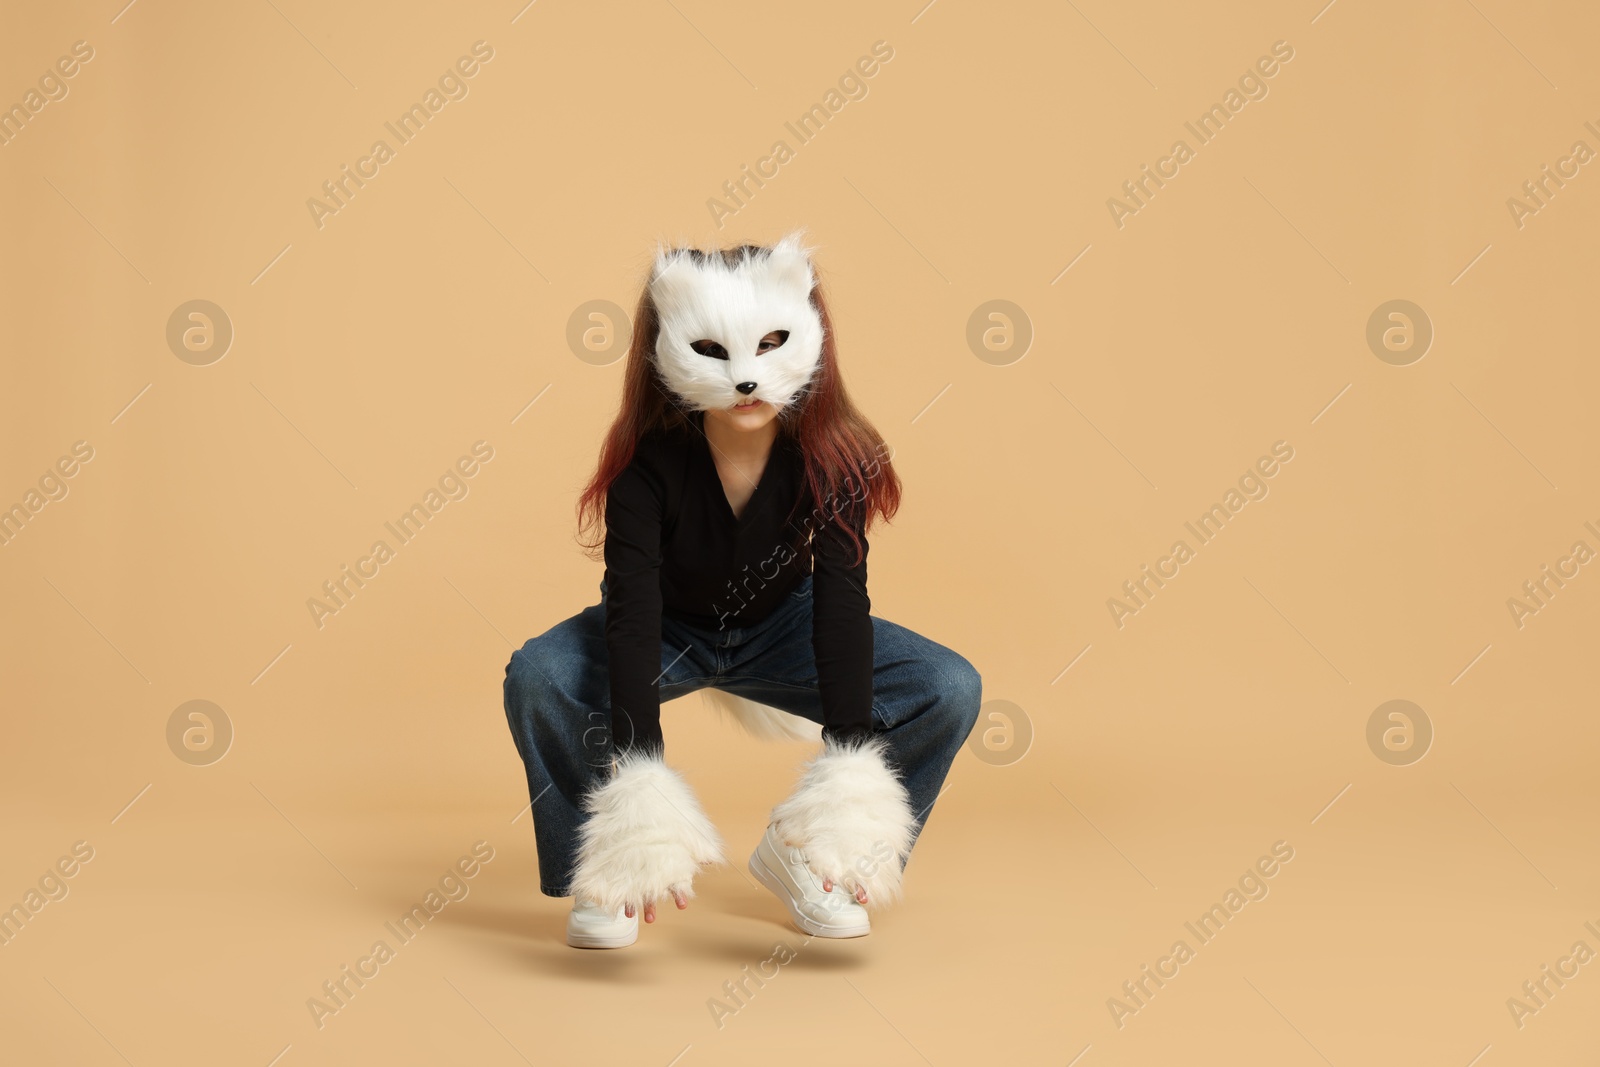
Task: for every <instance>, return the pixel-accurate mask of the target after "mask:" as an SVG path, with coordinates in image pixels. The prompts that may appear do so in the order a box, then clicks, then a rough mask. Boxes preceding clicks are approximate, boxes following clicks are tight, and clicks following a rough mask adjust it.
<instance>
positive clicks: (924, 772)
mask: <svg viewBox="0 0 1600 1067" xmlns="http://www.w3.org/2000/svg"><path fill="white" fill-rule="evenodd" d="M808 593H809V591H808V590H807V591H804V592H802V593H800V594H796V595H794V596H791V598H790V599H789V601H788V602H786V603H785V604H784V605H783V606H782V607H781V608H779V609H778V611H777V612H774V614H773V616H772V617H769V619H766V620H763V622H762V624H761V625H760V626H759V627H757V628H756V630H755V632H754V634H753V636H752V638H751V640H750V641H749V642H748V643H747V644H746V645H745V646H744V647H743V648H741V649H737V650H734V663H733V664H732V666H731V667H730V668H729V670H728V672H727V677H724V678H720V679H718V680H717V682H716V683H715V685H716V687H717V688H718V689H723V690H726V691H728V692H730V693H736V694H738V695H739V696H743V697H748V698H749V699H751V700H754V701H758V702H759V703H762V704H766V705H767V706H769V707H774V708H779V709H781V710H783V711H788V712H792V713H793V714H796V715H803V716H805V717H806V718H808V719H810V720H812V721H813V722H819V723H820V722H821V721H822V702H821V694H820V692H819V690H818V688H817V666H816V658H815V655H814V653H813V650H812V646H811V624H812V614H811V598H810V596H809V595H808ZM871 618H872V650H873V675H872V717H873V720H874V722H875V725H876V727H877V729H878V730H879V731H881V732H882V733H883V734H884V737H885V739H886V741H887V742H888V746H889V753H890V757H891V760H892V761H893V763H894V764H895V767H896V769H898V770H899V771H900V773H901V775H902V776H903V779H904V781H905V785H906V791H907V792H908V793H909V794H910V796H911V810H912V811H913V812H914V813H915V814H916V833H917V835H919V836H920V835H921V833H922V828H923V827H924V826H925V825H926V824H927V821H928V817H929V815H930V814H931V813H932V810H933V806H934V801H936V800H937V799H938V798H939V791H940V790H941V789H942V788H943V786H944V780H945V777H946V776H947V775H948V774H949V772H950V766H951V764H952V763H954V762H955V758H956V755H957V753H959V752H960V751H961V746H962V745H963V744H965V743H966V740H967V737H968V735H969V734H971V733H972V729H973V727H974V726H975V725H976V724H977V721H978V707H979V705H980V704H981V703H982V697H983V680H982V678H981V677H980V676H979V674H978V671H977V668H975V667H974V666H973V665H972V664H971V663H970V662H968V661H967V660H966V658H965V657H963V656H961V655H960V654H958V653H956V652H954V651H952V650H951V649H949V648H946V647H945V646H944V645H941V644H939V643H938V642H937V641H934V640H932V639H930V638H927V637H924V636H922V635H921V634H919V633H916V632H915V631H913V630H910V629H907V628H906V627H904V626H900V625H898V624H896V623H892V622H889V621H888V620H886V619H880V618H878V617H877V616H876V615H874V616H872V617H871ZM914 841H915V838H913V842H914Z"/></svg>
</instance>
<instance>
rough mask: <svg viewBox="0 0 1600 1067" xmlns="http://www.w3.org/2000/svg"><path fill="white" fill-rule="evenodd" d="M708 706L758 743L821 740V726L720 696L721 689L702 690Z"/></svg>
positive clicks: (731, 696)
mask: <svg viewBox="0 0 1600 1067" xmlns="http://www.w3.org/2000/svg"><path fill="white" fill-rule="evenodd" d="M701 692H702V693H704V694H705V697H706V699H707V700H708V701H710V702H711V706H712V707H714V708H716V709H717V710H718V711H719V712H721V713H722V714H723V715H725V716H727V717H728V718H730V719H732V720H733V721H734V722H736V723H738V724H739V725H740V726H741V727H743V728H744V730H745V732H746V733H748V734H749V735H750V736H751V737H754V738H755V739H756V740H758V741H816V740H817V739H818V738H820V737H821V736H822V726H821V724H820V723H814V722H812V721H811V720H810V719H808V718H806V717H805V716H803V715H792V714H790V713H789V712H787V711H779V710H778V709H777V708H769V707H767V705H765V704H757V703H756V702H755V701H754V700H751V699H749V698H748V697H742V696H737V695H735V694H733V693H726V692H723V691H722V690H721V689H702V690H701Z"/></svg>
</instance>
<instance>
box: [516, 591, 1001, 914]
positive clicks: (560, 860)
mask: <svg viewBox="0 0 1600 1067" xmlns="http://www.w3.org/2000/svg"><path fill="white" fill-rule="evenodd" d="M811 581H812V580H811V576H810V575H807V576H806V577H805V578H804V579H802V581H801V583H800V585H799V586H798V587H797V588H796V589H795V591H794V592H793V593H791V594H790V595H789V596H788V597H787V598H785V600H784V602H783V604H782V605H781V606H779V607H778V608H777V609H776V610H774V611H773V612H772V614H770V615H768V616H767V617H766V618H765V619H762V620H761V621H760V622H759V623H756V624H754V625H751V626H742V627H728V628H726V629H723V630H720V631H717V630H704V629H699V628H697V627H693V626H689V625H686V624H685V623H683V622H680V621H678V620H675V619H672V618H665V617H664V618H663V619H662V620H661V677H660V686H661V702H662V703H663V704H665V703H666V702H667V701H669V700H674V699H676V698H678V697H681V696H687V695H688V694H690V693H693V692H696V691H697V690H700V689H706V688H714V689H720V690H723V691H724V692H728V693H733V694H736V695H738V696H743V697H748V698H749V699H751V700H754V701H756V702H758V703H761V704H765V705H767V706H768V707H772V708H778V709H780V710H782V711H786V712H790V713H792V714H795V715H803V716H805V717H806V718H808V719H810V720H811V721H813V722H816V723H821V722H822V701H821V695H820V693H819V691H818V689H817V668H816V659H815V657H814V656H813V654H812V649H811ZM605 591H606V583H605V582H604V581H602V582H601V583H600V603H598V604H595V605H593V606H591V607H587V608H585V609H583V610H582V611H581V612H579V613H578V614H576V615H574V616H572V617H571V618H569V619H567V620H565V621H563V622H559V623H557V624H556V625H555V626H552V627H551V628H550V629H548V630H546V631H545V632H544V633H542V634H540V635H539V636H538V637H534V638H531V639H529V641H528V642H527V643H526V644H525V645H523V646H522V647H521V648H520V649H518V650H517V651H515V652H513V653H512V654H511V662H510V663H508V664H507V665H506V678H505V707H506V719H507V721H508V722H509V723H510V726H511V736H512V739H513V740H514V741H515V742H516V745H517V753H518V754H519V755H520V756H521V757H522V762H523V765H524V767H525V768H526V770H527V774H528V795H529V797H530V798H532V801H533V808H532V813H533V828H534V838H535V845H536V847H537V851H538V857H539V891H540V892H541V893H544V894H545V895H546V896H552V897H565V896H570V895H571V894H570V892H569V886H570V883H571V879H572V869H573V864H574V862H575V860H576V854H577V843H578V828H579V827H580V826H581V825H582V824H583V821H584V820H585V819H586V818H587V817H588V816H587V815H586V814H585V813H584V811H583V808H582V801H583V796H584V794H585V793H586V792H587V791H588V790H589V789H590V788H592V787H593V786H595V785H597V784H599V783H600V782H602V781H603V780H604V779H605V777H606V776H607V775H608V774H609V772H610V766H611V763H610V757H611V751H610V750H611V722H610V719H611V710H610V709H611V695H610V691H611V682H610V675H609V672H608V663H609V655H608V654H607V650H606V639H605ZM871 618H872V646H873V681H872V718H873V720H874V730H875V732H878V733H881V734H882V735H883V737H884V738H885V740H886V741H887V742H888V746H889V754H890V760H891V762H892V763H893V764H894V766H895V769H896V770H898V771H899V772H900V774H901V776H902V780H903V781H904V782H905V785H906V789H907V791H908V792H909V793H910V794H911V808H912V810H913V811H914V812H916V813H917V822H916V832H917V834H921V832H922V828H923V826H924V825H925V824H926V822H927V819H928V815H929V813H930V812H931V811H932V809H933V804H934V801H935V800H937V799H938V797H939V792H940V789H941V788H942V786H943V783H944V779H945V775H946V774H947V773H948V772H949V770H950V764H951V763H952V762H953V761H954V760H955V757H956V753H957V752H959V751H960V750H961V746H962V745H963V744H964V743H965V742H966V740H967V735H968V734H970V733H971V732H972V728H973V725H974V724H975V723H976V722H977V720H978V705H979V703H980V702H981V698H982V680H981V679H980V677H979V675H978V672H977V670H976V669H975V668H974V667H973V666H972V664H971V663H968V662H967V661H966V660H965V659H964V658H962V657H961V656H960V655H958V654H957V653H955V652H952V651H951V650H950V649H948V648H946V647H944V646H943V645H941V644H939V643H937V642H935V641H932V640H929V639H928V638H926V637H923V636H921V635H920V634H917V633H914V632H913V631H911V630H908V629H906V628H905V627H903V626H897V625H896V624H894V623H892V622H887V621H885V620H883V619H880V618H878V617H877V616H876V615H874V616H872V617H871ZM671 748H672V745H671V742H670V740H669V742H668V745H667V749H668V762H669V763H671ZM792 784H793V783H790V786H791V787H792ZM770 799H771V803H773V804H776V803H777V802H778V801H779V800H781V799H783V797H782V796H781V795H779V796H773V797H772V798H770ZM752 847H754V844H753V843H752Z"/></svg>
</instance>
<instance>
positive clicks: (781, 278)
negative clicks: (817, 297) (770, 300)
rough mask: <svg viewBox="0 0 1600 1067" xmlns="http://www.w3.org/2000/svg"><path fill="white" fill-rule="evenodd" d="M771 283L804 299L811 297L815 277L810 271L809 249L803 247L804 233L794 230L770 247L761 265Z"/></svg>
mask: <svg viewBox="0 0 1600 1067" xmlns="http://www.w3.org/2000/svg"><path fill="white" fill-rule="evenodd" d="M762 266H763V267H764V269H765V273H766V275H767V277H768V279H770V280H771V281H773V282H775V283H777V284H778V285H780V286H782V287H783V288H786V289H789V290H791V291H792V292H794V293H795V294H796V295H798V296H799V297H800V298H802V299H805V298H808V297H809V296H810V295H811V289H812V286H814V285H815V284H816V275H815V274H813V273H812V270H811V249H809V248H807V247H806V246H805V231H804V230H794V231H792V232H790V233H787V234H785V235H784V236H783V238H782V239H781V240H779V241H778V243H777V244H775V245H773V246H772V253H771V254H770V255H769V256H768V257H767V259H766V262H765V263H763V264H762Z"/></svg>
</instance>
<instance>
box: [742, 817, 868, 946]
mask: <svg viewBox="0 0 1600 1067" xmlns="http://www.w3.org/2000/svg"><path fill="white" fill-rule="evenodd" d="M750 873H751V874H753V875H755V877H756V881H758V882H760V883H761V884H762V885H764V886H766V887H767V888H768V889H770V890H772V895H773V896H775V897H777V898H778V900H779V901H781V902H782V903H783V906H784V907H785V908H787V909H789V917H790V918H791V919H793V920H794V923H795V925H796V926H798V927H799V928H800V929H801V930H803V931H805V932H806V933H808V934H811V935H812V936H814V937H861V936H862V935H864V934H869V933H871V932H872V924H871V923H870V921H869V920H868V918H867V909H866V908H864V907H862V906H861V905H860V904H858V903H856V899H855V897H854V896H853V895H852V894H851V893H850V891H849V890H848V889H846V888H845V887H844V886H842V885H839V884H837V883H835V884H834V887H833V891H832V892H829V893H824V892H823V891H822V880H821V879H820V878H818V877H817V876H816V875H815V874H813V873H812V871H811V868H809V867H807V866H806V860H805V855H804V854H803V853H802V852H801V851H800V850H799V849H797V848H790V847H789V846H787V845H785V844H784V843H783V840H782V839H781V838H779V837H778V835H777V833H776V832H775V831H774V830H773V828H772V827H771V826H770V825H769V826H768V827H767V832H766V833H765V834H763V835H762V837H761V843H760V844H758V845H756V850H755V851H754V852H752V853H751V854H750Z"/></svg>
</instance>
